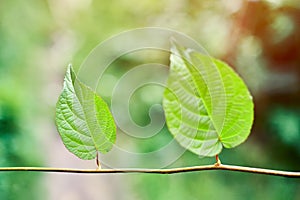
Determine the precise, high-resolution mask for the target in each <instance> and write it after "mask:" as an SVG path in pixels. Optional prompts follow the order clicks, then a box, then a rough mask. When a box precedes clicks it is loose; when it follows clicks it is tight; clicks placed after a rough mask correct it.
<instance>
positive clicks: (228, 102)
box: [163, 43, 254, 156]
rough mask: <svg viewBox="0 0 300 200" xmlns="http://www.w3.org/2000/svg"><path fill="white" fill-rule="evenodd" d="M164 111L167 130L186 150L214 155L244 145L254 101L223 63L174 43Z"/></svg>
mask: <svg viewBox="0 0 300 200" xmlns="http://www.w3.org/2000/svg"><path fill="white" fill-rule="evenodd" d="M170 61H171V63H170V74H169V77H168V80H167V86H166V90H165V92H164V99H163V108H164V111H165V116H166V123H167V126H168V128H169V130H170V132H171V133H172V135H173V136H174V138H175V139H176V140H177V141H178V142H179V143H180V145H182V146H183V147H184V148H186V149H188V150H190V151H191V152H193V153H195V154H198V155H200V156H215V155H217V154H219V153H220V152H221V151H222V148H223V146H224V147H226V148H233V147H235V146H237V145H239V144H241V143H242V142H244V141H245V140H246V139H247V137H248V135H249V134H250V130H251V127H252V123H253V107H254V105H253V101H252V96H251V95H250V93H249V91H248V88H247V87H246V85H245V83H244V82H243V81H242V79H241V78H240V77H239V76H238V75H237V74H236V73H235V72H234V71H233V70H232V69H231V68H230V67H229V66H228V65H227V64H225V63H224V62H222V61H220V60H217V59H215V58H212V57H210V56H208V55H204V54H201V53H199V52H196V51H194V50H192V49H185V48H183V47H180V46H179V45H177V44H175V43H174V44H173V45H172V48H171V56H170Z"/></svg>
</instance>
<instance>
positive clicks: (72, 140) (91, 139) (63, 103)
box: [56, 66, 116, 160]
mask: <svg viewBox="0 0 300 200" xmlns="http://www.w3.org/2000/svg"><path fill="white" fill-rule="evenodd" d="M56 126H57V129H58V132H59V134H60V136H61V138H62V141H63V143H64V145H65V146H66V148H67V149H68V150H69V151H70V152H72V153H73V154H75V155H76V156H77V157H79V158H81V159H84V160H91V159H94V158H96V157H97V155H98V152H100V153H106V152H108V151H109V150H111V148H112V146H113V144H114V143H115V140H116V125H115V123H114V120H113V117H112V115H111V113H110V111H109V108H108V106H107V104H106V103H105V102H104V101H103V100H102V99H101V97H100V96H98V95H97V94H96V93H95V92H93V91H92V90H91V88H89V87H87V86H86V85H84V84H83V83H82V82H80V81H79V80H78V79H77V77H76V75H75V73H74V72H73V70H72V67H71V66H69V67H68V69H67V72H66V75H65V79H64V87H63V91H62V93H61V95H60V96H59V99H58V102H57V104H56Z"/></svg>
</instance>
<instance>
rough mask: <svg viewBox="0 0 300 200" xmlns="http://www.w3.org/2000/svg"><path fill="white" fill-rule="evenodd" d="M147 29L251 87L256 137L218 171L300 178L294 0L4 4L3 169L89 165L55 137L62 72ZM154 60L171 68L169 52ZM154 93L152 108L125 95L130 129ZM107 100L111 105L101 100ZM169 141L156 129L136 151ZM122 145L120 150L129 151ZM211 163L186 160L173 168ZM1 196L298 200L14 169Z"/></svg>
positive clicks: (299, 50) (270, 183) (207, 178)
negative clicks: (249, 169)
mask: <svg viewBox="0 0 300 200" xmlns="http://www.w3.org/2000/svg"><path fill="white" fill-rule="evenodd" d="M146 26H156V27H163V28H171V29H174V30H177V31H180V32H182V33H185V34H187V35H189V36H191V37H192V38H194V39H195V40H196V41H198V42H199V43H200V44H201V45H203V46H204V47H205V48H206V49H207V50H208V52H209V53H210V54H211V55H214V56H216V57H218V58H220V59H222V60H224V61H226V62H228V63H229V64H230V65H231V66H233V67H234V68H235V70H236V71H237V72H238V73H239V74H240V75H241V76H242V77H243V78H244V80H245V82H246V83H247V85H248V86H249V88H250V90H251V92H252V94H253V96H254V100H255V121H254V126H253V129H252V133H251V135H250V137H249V139H248V140H247V141H246V142H245V143H244V144H242V145H240V146H239V147H237V148H235V149H229V150H224V151H223V152H222V154H221V155H220V157H221V160H222V161H223V162H224V163H228V164H236V165H244V166H255V167H263V168H274V169H282V170H295V171H300V161H299V160H300V145H299V142H300V4H299V1H298V0H268V1H242V0H231V1H227V0H218V1H217V0H210V1H197V0H178V1H171V0H159V1H157V0H151V1H150V0H144V1H137V0H126V1H125V0H119V1H116V0H111V1H92V0H48V1H44V0H40V1H38V0H27V1H21V0H11V1H8V0H0V166H55V167H74V168H77V167H82V168H87V167H89V168H93V167H95V164H94V163H93V162H89V161H80V160H79V159H77V158H75V157H74V156H73V155H71V154H70V153H69V152H67V150H66V149H65V148H64V146H63V144H62V143H61V141H60V138H59V136H58V133H57V131H56V129H55V125H54V114H55V113H54V112H55V103H56V101H57V97H58V95H59V93H60V90H61V88H62V79H63V75H64V72H65V69H66V66H67V65H68V63H70V62H71V63H73V65H74V66H75V68H77V69H78V67H79V66H80V64H81V63H82V62H83V60H84V58H85V57H86V56H87V55H88V54H89V52H90V51H91V50H92V49H93V48H94V47H95V46H96V45H98V44H99V43H100V42H101V41H103V40H105V39H107V38H108V37H110V36H111V35H113V34H117V33H119V32H121V31H125V30H128V29H133V28H140V27H146ZM160 61H161V62H162V63H163V64H166V65H167V64H168V55H166V54H163V55H162V58H160ZM139 62H140V61H137V60H136V58H135V57H134V56H128V57H125V58H120V59H119V60H118V61H116V62H115V63H113V66H112V69H111V71H110V73H112V74H113V75H114V76H115V77H119V76H120V74H122V73H123V71H124V70H125V71H126V70H128V69H129V68H131V67H132V66H135V65H136V64H138V63H139ZM76 66H78V67H76ZM122 70H123V71H122ZM145 89H147V88H145ZM148 90H149V88H148ZM150 91H151V88H150ZM153 95H154V97H153ZM153 95H151V96H150V97H152V99H154V100H153V101H152V100H147V99H145V98H144V97H145V96H143V98H142V97H140V96H141V95H140V94H139V91H137V93H136V94H134V95H133V97H132V102H131V114H132V116H133V120H134V121H135V122H136V123H137V124H140V125H146V124H148V123H149V116H148V108H149V107H150V106H151V104H152V103H157V102H155V101H157V100H160V99H161V95H162V94H161V93H159V92H156V93H153ZM105 100H106V101H107V102H108V103H109V100H110V99H109V96H106V97H105ZM170 139H171V136H170V135H169V133H168V132H167V130H166V129H165V128H164V129H163V130H162V131H161V132H160V136H159V137H156V138H151V139H149V140H146V141H143V142H142V143H141V145H135V148H136V149H137V150H138V151H140V152H149V151H152V150H155V149H156V148H157V147H159V146H160V145H162V141H169V140H170ZM125 141H126V142H128V143H126V142H123V144H120V145H123V146H126V145H130V144H129V143H135V140H134V139H132V140H129V139H128V140H125ZM163 144H164V143H163ZM164 156H165V157H168V155H164ZM161 159H164V158H161ZM137 162H138V161H137ZM151 162H155V159H152V160H149V163H151ZM212 163H214V159H212V158H202V159H200V158H198V157H197V156H196V155H193V154H192V153H189V152H185V153H184V155H183V156H181V157H180V158H179V159H178V160H177V161H176V162H175V163H173V164H172V165H171V166H169V167H175V166H191V165H201V164H212ZM132 165H133V166H134V163H132ZM0 199H1V200H2V199H3V200H10V199H11V200H12V199H31V200H34V199H49V200H50V199H51V200H52V199H64V200H65V199H66V200H67V199H70V200H71V199H72V200H73V199H149V200H150V199H158V200H160V199H174V200H176V199H300V182H299V180H297V179H287V178H280V177H272V176H264V175H253V174H245V173H237V172H219V171H218V172H215V171H209V172H200V173H189V174H180V175H172V176H168V175H141V174H131V175H105V176H102V175H99V176H91V175H86V176H83V175H64V174H40V173H16V172H14V173H0Z"/></svg>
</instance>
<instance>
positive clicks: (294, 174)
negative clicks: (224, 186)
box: [0, 163, 300, 178]
mask: <svg viewBox="0 0 300 200" xmlns="http://www.w3.org/2000/svg"><path fill="white" fill-rule="evenodd" d="M207 170H225V171H238V172H246V173H254V174H265V175H272V176H283V177H290V178H300V172H289V171H280V170H271V169H262V168H253V167H243V166H234V165H223V164H218V163H216V164H215V165H203V166H194V167H182V168H172V169H71V168H47V167H2V168H0V172H7V171H15V172H16V171H34V172H56V173H81V174H115V173H151V174H176V173H185V172H197V171H207Z"/></svg>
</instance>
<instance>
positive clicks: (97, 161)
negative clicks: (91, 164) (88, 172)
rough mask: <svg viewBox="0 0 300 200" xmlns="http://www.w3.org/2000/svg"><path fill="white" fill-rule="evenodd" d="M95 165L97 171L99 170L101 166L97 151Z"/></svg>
mask: <svg viewBox="0 0 300 200" xmlns="http://www.w3.org/2000/svg"><path fill="white" fill-rule="evenodd" d="M96 164H97V169H98V170H100V169H101V164H100V159H99V153H98V151H97V156H96Z"/></svg>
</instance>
